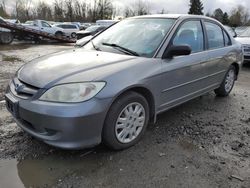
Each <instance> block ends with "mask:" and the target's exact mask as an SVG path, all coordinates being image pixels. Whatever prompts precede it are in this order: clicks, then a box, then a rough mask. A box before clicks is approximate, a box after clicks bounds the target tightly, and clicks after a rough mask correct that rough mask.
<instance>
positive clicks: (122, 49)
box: [102, 42, 140, 56]
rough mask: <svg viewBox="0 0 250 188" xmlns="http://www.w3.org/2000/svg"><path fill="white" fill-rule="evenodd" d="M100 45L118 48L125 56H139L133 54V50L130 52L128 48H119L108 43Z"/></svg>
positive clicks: (135, 53)
mask: <svg viewBox="0 0 250 188" xmlns="http://www.w3.org/2000/svg"><path fill="white" fill-rule="evenodd" d="M102 45H105V46H111V47H115V48H119V49H120V51H122V52H124V53H126V54H130V55H134V56H140V55H139V54H138V53H137V52H135V51H133V50H130V49H128V48H125V47H122V46H120V45H118V44H110V43H106V42H103V43H102Z"/></svg>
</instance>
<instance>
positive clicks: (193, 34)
mask: <svg viewBox="0 0 250 188" xmlns="http://www.w3.org/2000/svg"><path fill="white" fill-rule="evenodd" d="M173 45H189V46H190V47H191V49H192V53H195V52H200V51H203V49H204V36H203V31H202V26H201V22H200V21H187V22H185V23H184V24H183V25H181V27H180V28H179V30H178V32H177V34H176V35H175V37H174V39H173Z"/></svg>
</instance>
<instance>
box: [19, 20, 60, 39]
mask: <svg viewBox="0 0 250 188" xmlns="http://www.w3.org/2000/svg"><path fill="white" fill-rule="evenodd" d="M23 26H26V27H29V28H31V29H36V30H39V31H43V32H46V33H50V34H54V35H55V36H57V37H60V36H64V35H65V33H64V31H63V29H62V28H60V27H53V26H51V25H50V24H49V23H48V22H46V21H44V20H34V21H27V22H25V23H24V24H23Z"/></svg>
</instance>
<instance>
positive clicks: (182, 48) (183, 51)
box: [162, 45, 192, 59]
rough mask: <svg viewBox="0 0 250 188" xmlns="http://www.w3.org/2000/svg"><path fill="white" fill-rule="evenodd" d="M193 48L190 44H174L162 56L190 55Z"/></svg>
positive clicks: (164, 57)
mask: <svg viewBox="0 0 250 188" xmlns="http://www.w3.org/2000/svg"><path fill="white" fill-rule="evenodd" d="M191 52H192V49H191V47H190V46H189V45H178V46H175V45H172V46H170V47H169V48H168V49H167V50H166V51H165V52H164V54H163V56H162V58H163V59H167V58H173V57H174V56H183V55H190V54H191Z"/></svg>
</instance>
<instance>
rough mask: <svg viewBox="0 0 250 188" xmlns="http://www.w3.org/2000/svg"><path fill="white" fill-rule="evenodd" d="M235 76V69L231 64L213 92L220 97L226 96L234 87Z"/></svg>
mask: <svg viewBox="0 0 250 188" xmlns="http://www.w3.org/2000/svg"><path fill="white" fill-rule="evenodd" d="M236 77H237V75H236V69H235V67H234V66H233V65H231V66H230V68H229V69H228V71H227V73H226V76H225V78H224V80H223V82H222V83H221V85H220V87H219V88H218V89H216V90H214V92H215V94H216V95H217V96H220V97H226V96H228V95H229V93H230V92H231V91H232V89H233V87H234V83H235V80H236Z"/></svg>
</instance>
